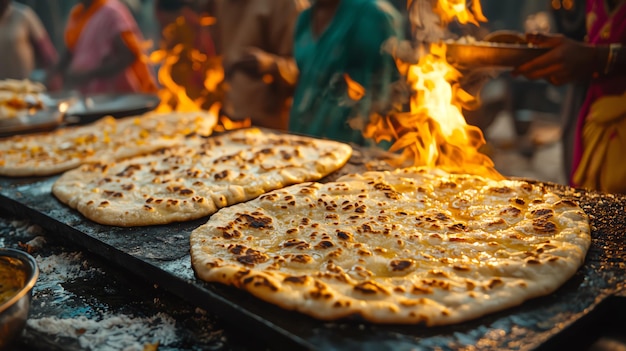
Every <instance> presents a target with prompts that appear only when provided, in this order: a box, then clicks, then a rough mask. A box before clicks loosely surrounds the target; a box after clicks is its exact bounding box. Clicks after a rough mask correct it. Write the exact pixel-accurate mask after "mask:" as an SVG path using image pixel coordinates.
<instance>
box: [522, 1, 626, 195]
mask: <svg viewBox="0 0 626 351" xmlns="http://www.w3.org/2000/svg"><path fill="white" fill-rule="evenodd" d="M527 37H528V39H529V40H530V41H531V42H533V43H535V44H537V45H545V46H550V47H552V49H551V50H550V51H548V53H546V54H544V55H542V56H540V57H538V58H536V59H534V60H532V61H530V62H527V63H525V64H524V65H522V66H520V67H518V68H517V69H516V70H515V71H514V73H516V74H521V75H524V76H526V77H528V78H529V79H540V78H543V79H546V80H548V81H550V82H551V83H552V84H556V85H560V84H566V83H570V82H573V81H576V80H589V85H588V90H587V95H586V98H585V101H584V103H583V105H582V108H581V110H580V113H579V115H578V121H577V130H576V138H575V144H574V154H573V160H572V161H573V164H572V165H573V171H572V174H571V175H570V183H571V185H572V186H576V187H583V188H587V189H595V190H600V191H604V192H611V193H626V162H624V155H625V154H626V49H624V45H626V0H613V1H611V0H587V38H586V42H584V43H583V42H576V41H574V40H571V39H567V38H565V37H563V36H549V37H548V36H544V35H534V34H529V35H527Z"/></svg>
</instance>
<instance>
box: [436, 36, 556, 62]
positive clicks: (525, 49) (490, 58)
mask: <svg viewBox="0 0 626 351" xmlns="http://www.w3.org/2000/svg"><path fill="white" fill-rule="evenodd" d="M446 46H447V50H446V59H447V60H448V62H449V63H450V64H452V65H454V66H457V67H461V68H480V67H517V66H519V65H522V64H524V63H526V62H528V61H530V60H532V59H534V58H536V57H539V56H541V55H543V54H545V53H546V52H548V51H549V50H550V48H548V47H538V46H533V45H529V44H508V43H494V42H475V43H471V44H459V43H446Z"/></svg>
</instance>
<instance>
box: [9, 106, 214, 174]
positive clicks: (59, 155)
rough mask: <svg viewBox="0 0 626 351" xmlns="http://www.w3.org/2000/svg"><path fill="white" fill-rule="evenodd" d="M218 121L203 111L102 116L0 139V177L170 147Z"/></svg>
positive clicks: (207, 130)
mask: <svg viewBox="0 0 626 351" xmlns="http://www.w3.org/2000/svg"><path fill="white" fill-rule="evenodd" d="M216 123H217V118H216V117H215V116H214V115H212V114H208V113H204V112H193V113H167V114H161V113H150V114H146V115H143V116H138V117H126V118H122V119H114V118H113V117H105V118H103V119H100V120H98V121H96V122H94V123H92V124H89V125H84V126H78V127H69V128H63V129H57V130H55V131H53V132H47V133H39V134H30V135H18V136H13V137H9V138H4V139H0V175H5V176H14V177H25V176H45V175H52V174H57V173H60V172H63V171H66V170H68V169H73V168H76V167H78V166H79V165H81V164H85V163H90V162H102V163H106V162H110V161H115V160H119V159H122V158H125V157H131V156H135V155H140V154H143V153H147V152H152V151H154V150H157V149H159V148H163V147H171V146H175V145H178V144H180V143H182V142H183V141H184V139H185V138H186V137H187V136H188V135H189V134H194V133H196V134H200V135H210V134H211V133H212V131H213V127H214V126H215V125H216Z"/></svg>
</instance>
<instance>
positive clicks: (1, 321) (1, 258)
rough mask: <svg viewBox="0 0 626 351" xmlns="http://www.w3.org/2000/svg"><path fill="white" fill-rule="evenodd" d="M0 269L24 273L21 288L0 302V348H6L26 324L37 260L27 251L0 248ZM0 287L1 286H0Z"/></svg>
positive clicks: (36, 271)
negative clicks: (6, 299)
mask: <svg viewBox="0 0 626 351" xmlns="http://www.w3.org/2000/svg"><path fill="white" fill-rule="evenodd" d="M0 269H8V270H9V271H11V272H13V274H14V275H15V274H18V273H19V272H23V273H24V274H25V279H24V284H23V286H22V288H21V289H20V290H19V291H18V292H17V293H16V294H14V295H13V296H12V297H10V298H9V300H8V301H6V302H4V303H2V304H0V350H7V349H9V348H10V347H11V345H13V343H14V342H15V341H17V339H18V338H19V336H20V335H21V333H22V330H23V329H24V326H25V325H26V319H27V317H28V311H29V309H30V301H31V299H32V292H33V286H35V282H36V281H37V278H38V277H39V268H38V267H37V262H36V261H35V259H34V258H33V257H32V256H31V255H29V254H28V253H26V252H24V251H21V250H16V249H7V248H0ZM0 289H1V286H0Z"/></svg>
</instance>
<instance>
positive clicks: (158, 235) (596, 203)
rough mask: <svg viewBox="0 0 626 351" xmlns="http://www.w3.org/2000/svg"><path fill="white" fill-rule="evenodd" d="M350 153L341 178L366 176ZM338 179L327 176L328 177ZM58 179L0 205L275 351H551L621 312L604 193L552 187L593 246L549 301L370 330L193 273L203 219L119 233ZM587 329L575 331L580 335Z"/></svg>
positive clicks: (615, 223) (619, 212)
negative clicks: (586, 226) (77, 205)
mask: <svg viewBox="0 0 626 351" xmlns="http://www.w3.org/2000/svg"><path fill="white" fill-rule="evenodd" d="M362 156H363V154H361V153H360V152H356V153H355V155H354V156H353V158H352V159H351V161H350V163H349V164H348V165H346V167H344V168H343V169H342V170H341V171H339V172H340V173H341V174H344V173H349V172H355V171H363V170H365V167H364V165H363V163H362V160H363V157H362ZM338 175H339V174H334V175H331V176H329V177H328V178H327V180H331V179H334V178H336V177H337V176H338ZM56 179H57V177H49V178H30V179H17V178H15V179H13V178H2V177H0V208H1V209H2V212H6V211H8V212H9V213H11V214H14V215H17V216H23V217H27V218H30V219H31V220H32V221H33V222H34V223H38V224H40V225H41V226H43V227H44V228H46V229H47V231H48V232H49V233H50V234H51V235H58V236H60V237H61V238H63V239H65V240H71V241H73V242H75V243H77V244H79V245H81V246H83V247H84V248H86V249H87V250H89V251H92V252H94V253H96V254H98V255H100V256H102V257H104V258H105V259H107V260H109V261H111V262H114V263H116V264H119V265H120V266H121V268H122V269H125V270H128V271H129V272H131V273H134V274H137V275H139V276H142V277H143V278H145V279H146V280H148V281H150V282H152V283H156V284H158V285H159V286H161V287H163V288H165V289H167V290H170V291H171V292H173V293H174V294H177V295H179V296H180V297H182V298H184V299H187V300H189V301H190V302H191V303H193V304H196V305H198V306H200V307H202V308H205V309H207V310H209V311H213V312H215V313H216V314H218V315H220V316H221V317H222V318H223V319H224V320H225V321H226V322H230V323H232V324H233V326H234V327H235V328H241V329H242V330H245V331H246V333H249V332H254V333H256V334H258V336H259V337H262V338H264V339H267V340H268V342H270V343H271V344H272V345H273V346H274V347H276V348H284V349H294V348H295V347H297V348H308V349H319V350H322V349H323V350H331V349H338V350H357V349H358V350H421V349H425V350H426V349H428V350H429V349H433V348H439V349H442V350H452V349H459V348H463V347H464V346H470V345H473V346H474V347H475V348H476V349H480V350H501V349H514V350H552V349H555V347H556V346H557V345H558V346H559V347H558V349H563V347H564V346H565V345H572V346H574V345H576V347H575V348H576V349H583V348H584V347H583V346H584V345H585V343H591V342H593V341H594V340H595V334H594V333H596V332H597V331H595V330H594V326H595V325H598V324H599V323H598V322H599V321H602V320H606V319H607V318H612V317H611V315H616V314H617V315H619V314H620V313H623V312H626V300H625V298H623V297H621V296H620V295H621V294H620V292H621V291H622V288H623V286H624V282H625V278H624V270H625V268H626V262H625V259H624V257H625V252H624V251H625V250H624V245H625V244H624V243H623V239H624V233H625V231H626V216H625V215H624V209H625V205H626V196H612V195H602V194H596V193H589V192H583V191H575V190H573V189H570V188H566V187H561V186H558V185H554V184H547V186H548V187H550V188H551V189H554V190H555V191H556V192H557V193H560V194H562V195H564V196H567V197H570V198H573V199H574V200H577V201H579V202H580V204H581V206H582V208H583V209H584V210H585V212H587V213H588V214H590V215H591V223H592V237H593V241H592V246H591V248H590V250H589V253H588V255H587V258H586V262H585V265H584V266H583V267H582V268H581V269H580V270H579V272H578V273H577V274H576V275H575V276H574V277H573V278H572V279H571V280H570V281H569V282H567V283H566V284H565V285H564V286H563V287H562V288H561V289H559V290H558V291H557V292H555V293H554V294H551V295H549V296H545V297H542V298H538V299H534V300H531V301H528V302H527V303H525V304H523V305H521V306H519V307H515V308H512V309H508V310H505V311H502V312H499V313H495V314H492V315H489V316H486V317H483V318H480V319H477V320H474V321H471V322H467V323H462V324H458V325H453V326H448V327H437V328H424V327H420V326H376V325H368V324H361V323H359V322H358V321H349V322H334V323H328V322H322V321H317V320H314V319H312V318H309V317H307V316H305V315H301V314H299V313H295V312H290V311H284V310H282V309H280V308H278V307H275V306H273V305H270V304H266V303H264V302H262V301H260V300H257V299H255V298H253V297H251V296H249V295H248V294H246V293H244V292H241V291H238V290H236V289H233V288H229V287H225V286H221V285H215V284H207V283H204V282H202V281H200V280H198V279H196V278H195V277H194V275H193V270H192V269H191V263H190V259H189V242H188V239H189V235H190V234H191V231H192V230H193V229H195V228H196V227H198V226H199V225H201V224H203V223H204V222H205V221H206V218H205V219H201V220H197V221H193V222H187V223H179V224H171V225H165V226H154V227H136V228H118V227H109V226H103V225H99V224H96V223H93V222H91V221H89V220H87V219H85V218H83V217H82V215H80V214H79V213H78V212H76V211H74V210H71V209H69V208H68V207H66V206H64V205H63V204H61V203H60V202H59V201H57V200H56V198H54V196H53V195H52V194H51V192H50V190H51V187H52V184H53V183H54V181H55V180H56ZM583 330H584V332H581V331H583Z"/></svg>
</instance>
